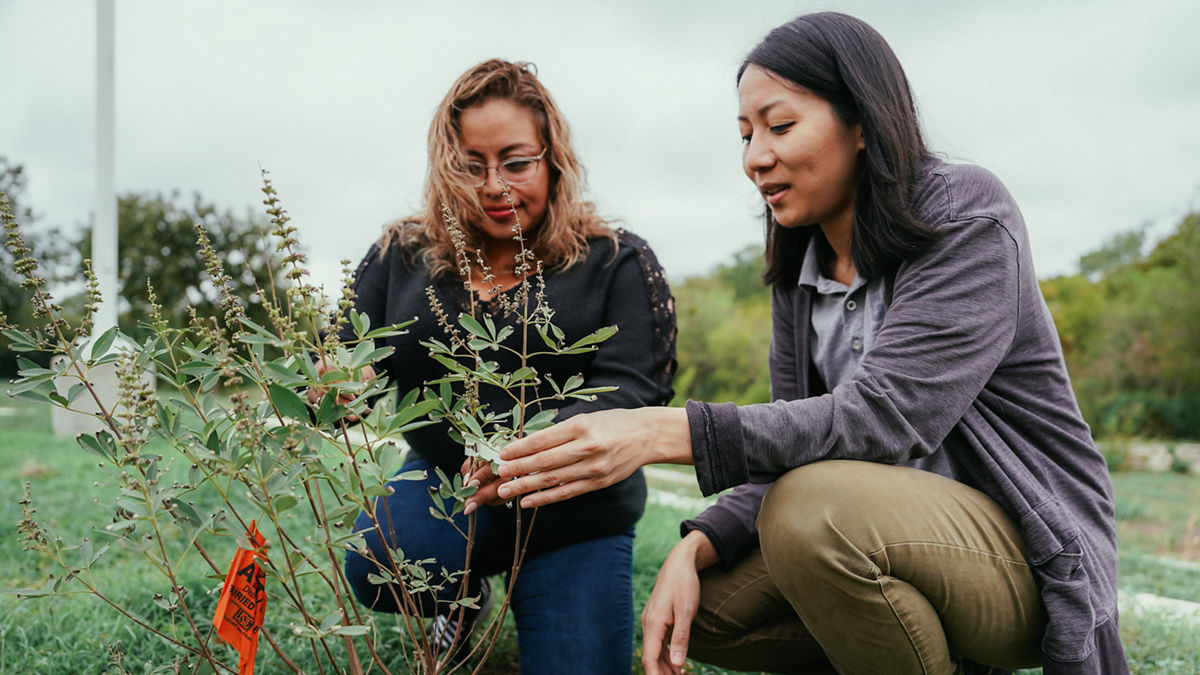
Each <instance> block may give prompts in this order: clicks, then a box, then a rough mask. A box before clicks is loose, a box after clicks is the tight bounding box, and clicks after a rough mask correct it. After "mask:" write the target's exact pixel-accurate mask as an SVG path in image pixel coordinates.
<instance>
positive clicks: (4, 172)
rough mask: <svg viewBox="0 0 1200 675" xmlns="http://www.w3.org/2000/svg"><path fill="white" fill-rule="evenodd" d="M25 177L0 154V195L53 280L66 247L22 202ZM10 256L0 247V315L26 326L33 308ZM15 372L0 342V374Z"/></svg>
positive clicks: (12, 360)
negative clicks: (41, 225) (38, 223)
mask: <svg viewBox="0 0 1200 675" xmlns="http://www.w3.org/2000/svg"><path fill="white" fill-rule="evenodd" d="M27 187H28V177H27V176H26V174H25V167H24V166H22V165H21V164H15V163H13V162H11V161H10V160H9V159H8V157H6V156H4V155H0V195H3V196H4V198H5V199H7V200H8V204H9V208H10V209H12V212H13V214H14V215H15V216H16V219H17V221H18V222H19V223H21V225H22V229H23V232H24V237H25V244H26V245H27V246H29V248H30V249H32V251H33V255H34V257H36V258H37V259H38V261H39V262H40V263H41V267H40V270H39V271H40V272H41V273H42V276H44V277H46V278H47V279H50V280H55V279H57V278H59V277H60V276H61V274H59V273H58V272H59V270H60V269H61V266H63V265H64V264H65V263H67V262H69V260H68V258H69V249H68V247H67V246H66V244H64V239H63V237H62V235H61V233H60V232H59V231H58V229H57V228H43V227H38V226H37V220H38V218H37V216H36V214H34V212H33V209H32V208H30V207H29V205H28V204H26V203H25V190H26V189H27ZM12 263H13V258H12V254H11V253H9V251H8V249H5V248H0V315H3V316H5V317H8V321H9V322H10V323H12V324H13V325H16V326H20V327H22V328H28V327H31V326H32V325H33V308H32V306H31V305H30V304H29V293H28V292H27V291H26V290H25V289H23V288H21V278H20V276H18V275H17V273H16V272H14V271H13V268H12ZM16 373H17V361H16V355H15V354H14V353H13V352H12V351H11V350H10V349H9V345H8V343H7V342H5V343H4V344H3V345H0V377H12V376H14V375H16Z"/></svg>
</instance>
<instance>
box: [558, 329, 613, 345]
mask: <svg viewBox="0 0 1200 675" xmlns="http://www.w3.org/2000/svg"><path fill="white" fill-rule="evenodd" d="M616 334H617V327H616V326H605V327H604V328H601V329H599V330H597V331H595V332H593V333H592V334H590V335H587V336H584V337H582V338H580V339H579V340H578V341H576V342H575V344H573V345H571V346H570V347H568V349H579V348H580V347H586V346H589V345H594V344H598V343H600V342H604V341H605V340H607V339H609V338H610V337H612V336H614V335H616Z"/></svg>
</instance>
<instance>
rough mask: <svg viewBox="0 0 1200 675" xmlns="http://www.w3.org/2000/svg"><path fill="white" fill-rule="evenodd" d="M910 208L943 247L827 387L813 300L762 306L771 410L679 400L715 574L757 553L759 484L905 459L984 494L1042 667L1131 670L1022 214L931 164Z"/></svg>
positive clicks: (1097, 500)
mask: <svg viewBox="0 0 1200 675" xmlns="http://www.w3.org/2000/svg"><path fill="white" fill-rule="evenodd" d="M925 169H926V171H925V173H924V175H923V178H922V180H921V181H920V183H919V185H918V186H917V189H916V190H915V191H914V202H913V203H914V209H913V211H914V214H915V215H916V216H917V218H918V219H920V220H922V221H923V222H926V223H930V224H933V225H935V226H936V227H937V228H938V230H939V232H940V233H941V235H942V237H941V239H940V240H939V241H938V242H937V243H935V244H934V245H933V246H932V247H931V248H930V249H929V250H927V251H926V252H924V253H922V254H921V255H919V256H918V257H916V258H913V259H911V260H908V261H906V262H904V263H903V264H901V265H900V266H899V268H898V269H897V270H896V272H895V274H894V276H892V277H891V278H890V279H889V284H888V295H889V297H890V303H889V305H888V309H887V313H886V315H885V317H884V320H883V323H882V325H881V326H880V329H879V333H878V335H877V337H876V342H875V345H874V347H873V348H872V349H871V351H870V352H868V353H867V354H866V356H865V357H864V360H863V363H862V367H861V368H860V369H859V370H858V371H857V372H856V373H855V375H854V377H853V378H851V380H850V381H848V382H846V383H844V384H842V385H841V386H838V387H836V388H835V389H834V390H833V391H832V392H827V391H826V390H825V387H824V385H823V384H822V383H821V381H820V378H819V376H818V375H817V374H816V369H815V368H814V367H813V366H812V363H811V359H810V353H809V344H808V340H809V327H808V320H809V311H810V296H809V294H808V292H807V291H805V290H803V289H802V288H799V287H791V288H778V287H776V288H775V289H774V291H773V297H772V324H773V337H772V343H771V354H770V368H771V388H772V398H773V399H775V401H774V402H773V403H766V404H758V405H748V406H742V407H738V406H734V405H733V404H717V405H709V404H703V403H695V402H689V403H688V419H689V422H690V424H691V431H692V447H693V454H694V457H695V462H696V473H697V477H698V480H699V482H700V487H701V490H702V491H703V492H704V493H705V494H712V493H715V492H719V491H721V490H724V489H726V488H729V487H733V486H742V487H739V488H737V489H735V490H733V491H732V492H731V493H730V494H729V495H726V496H723V497H722V498H721V499H720V500H718V502H717V503H716V504H715V505H713V506H712V507H710V508H709V509H708V510H706V511H705V512H704V513H702V514H701V515H699V516H698V517H696V518H695V519H692V520H689V521H686V522H685V523H684V525H683V529H684V530H685V531H687V530H690V529H700V530H702V531H703V532H705V533H706V534H707V535H708V536H709V538H710V539H711V540H712V542H713V544H714V546H715V547H716V549H717V551H718V553H719V554H720V556H721V559H722V561H723V562H724V563H726V564H728V563H730V562H732V561H735V560H737V559H738V558H740V557H741V556H742V555H744V554H745V552H746V551H747V550H749V549H750V548H752V547H753V546H755V545H756V534H755V530H754V520H755V516H756V515H757V512H758V508H759V503H760V502H761V499H762V495H763V494H764V493H765V492H766V489H767V487H769V483H770V481H772V480H773V479H774V478H775V477H776V476H778V475H780V474H781V473H784V472H786V471H788V470H789V469H792V468H794V467H797V466H801V465H804V464H808V463H811V462H815V461H819V460H823V459H835V458H840V459H857V460H865V461H872V462H885V463H891V464H906V465H910V466H916V467H918V468H923V469H926V470H930V471H935V472H937V473H940V474H943V475H947V476H950V477H951V478H954V479H956V480H959V481H961V482H964V483H966V484H968V485H971V486H973V487H975V488H977V489H979V490H981V491H983V492H984V493H986V494H988V495H989V496H991V497H992V498H993V499H995V500H996V501H997V502H998V503H999V504H1001V505H1002V506H1003V507H1004V508H1005V510H1006V511H1007V512H1008V513H1009V514H1010V515H1011V516H1012V517H1013V519H1014V520H1015V521H1016V522H1017V523H1018V524H1019V527H1020V529H1021V532H1022V534H1023V536H1024V538H1025V543H1026V544H1027V547H1028V551H1029V561H1030V563H1032V565H1033V569H1034V573H1035V577H1036V579H1037V581H1038V584H1039V587H1040V588H1041V595H1042V600H1043V602H1044V603H1045V606H1046V611H1047V615H1048V617H1049V622H1048V625H1047V628H1046V633H1045V636H1044V639H1043V643H1042V651H1043V655H1044V663H1043V666H1044V668H1045V672H1046V673H1048V674H1050V673H1098V672H1105V673H1109V672H1115V673H1121V672H1128V666H1127V665H1126V663H1125V659H1124V654H1123V651H1122V648H1121V643H1120V636H1119V634H1118V631H1117V550H1116V524H1115V519H1114V513H1113V497H1112V483H1111V480H1110V478H1109V475H1108V470H1107V468H1106V466H1105V463H1104V459H1103V457H1102V456H1101V455H1100V453H1099V452H1098V451H1097V449H1096V447H1095V444H1094V442H1093V441H1092V438H1091V433H1090V430H1089V429H1088V426H1087V424H1086V423H1085V422H1084V421H1083V418H1082V416H1081V415H1080V413H1079V407H1078V405H1077V403H1076V402H1075V396H1074V393H1073V392H1072V390H1071V385H1070V382H1069V380H1068V378H1067V371H1066V367H1065V365H1064V363H1063V358H1062V349H1061V347H1060V345H1059V342H1058V335H1057V333H1056V331H1055V328H1054V324H1053V322H1052V320H1051V317H1050V313H1049V310H1048V309H1047V308H1046V304H1045V301H1044V300H1043V299H1042V295H1041V291H1040V289H1039V288H1038V284H1037V278H1036V276H1035V274H1034V270H1033V261H1032V258H1031V257H1030V253H1029V241H1028V237H1027V234H1026V231H1025V225H1024V221H1023V220H1022V217H1021V214H1020V212H1019V211H1018V209H1017V206H1016V204H1015V202H1014V201H1013V198H1012V196H1011V195H1010V194H1009V193H1008V191H1007V190H1006V189H1005V188H1004V186H1003V185H1002V184H1001V183H1000V181H999V180H998V179H997V178H996V177H995V176H994V175H992V174H991V173H989V172H987V171H986V170H984V169H981V168H979V167H975V166H970V165H958V164H948V163H944V162H941V161H938V160H933V159H931V160H930V161H929V163H928V164H927V165H926V167H925Z"/></svg>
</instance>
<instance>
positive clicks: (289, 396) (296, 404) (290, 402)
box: [267, 384, 309, 421]
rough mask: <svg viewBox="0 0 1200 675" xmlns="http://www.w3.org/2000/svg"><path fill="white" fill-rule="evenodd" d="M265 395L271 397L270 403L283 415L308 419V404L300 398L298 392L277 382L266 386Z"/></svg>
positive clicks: (303, 419) (297, 418)
mask: <svg viewBox="0 0 1200 675" xmlns="http://www.w3.org/2000/svg"><path fill="white" fill-rule="evenodd" d="M267 397H268V398H270V399H271V404H272V405H274V406H275V409H276V410H278V411H279V413H280V414H281V415H283V416H284V417H290V418H292V419H296V420H301V421H308V419H309V416H308V404H307V403H305V402H304V399H302V398H300V396H299V394H297V393H296V392H294V391H292V390H291V389H288V388H287V387H282V386H280V385H278V384H272V385H271V386H269V387H267Z"/></svg>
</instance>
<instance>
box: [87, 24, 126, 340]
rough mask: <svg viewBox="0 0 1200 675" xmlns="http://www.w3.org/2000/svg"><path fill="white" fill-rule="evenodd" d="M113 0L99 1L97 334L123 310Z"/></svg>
mask: <svg viewBox="0 0 1200 675" xmlns="http://www.w3.org/2000/svg"><path fill="white" fill-rule="evenodd" d="M113 3H114V0H97V2H96V213H95V218H96V220H95V222H94V223H93V224H92V271H94V272H95V274H96V280H97V281H98V282H99V284H100V294H101V296H102V298H103V300H102V302H101V304H100V307H99V309H98V311H97V312H96V316H95V317H93V320H94V321H95V326H96V328H95V331H96V332H95V334H96V335H99V334H100V333H103V332H104V331H106V330H108V329H109V328H111V327H113V326H115V325H117V313H118V311H119V310H120V298H119V297H118V290H117V289H118V276H117V196H116V193H115V190H114V187H113V173H114V169H115V165H116V161H115V159H114V151H113V147H114V141H113V136H114V132H115V125H114V123H113V117H114V115H113V98H114V92H113V89H114V87H113V82H114V79H115V78H114V76H113V69H114V61H115V55H114V49H113V42H114V40H113V14H114V11H115V10H114V7H113Z"/></svg>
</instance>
